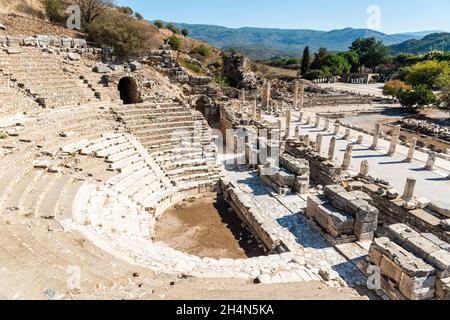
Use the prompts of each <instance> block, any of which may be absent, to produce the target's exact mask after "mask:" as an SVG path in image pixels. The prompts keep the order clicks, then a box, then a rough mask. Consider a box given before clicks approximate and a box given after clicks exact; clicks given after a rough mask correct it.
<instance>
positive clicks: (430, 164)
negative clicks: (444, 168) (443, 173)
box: [425, 151, 437, 171]
mask: <svg viewBox="0 0 450 320" xmlns="http://www.w3.org/2000/svg"><path fill="white" fill-rule="evenodd" d="M436 158H437V154H436V152H433V151H432V152H430V153H429V154H428V160H427V165H426V166H425V169H426V170H430V171H433V170H434V166H435V164H436Z"/></svg>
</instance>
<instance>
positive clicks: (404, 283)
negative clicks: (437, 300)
mask: <svg viewBox="0 0 450 320" xmlns="http://www.w3.org/2000/svg"><path fill="white" fill-rule="evenodd" d="M435 282H436V276H434V275H432V276H427V277H423V278H418V277H410V276H408V275H407V274H405V273H403V274H402V277H401V280H400V286H399V290H400V292H401V293H402V294H403V295H404V296H405V297H406V298H408V299H409V300H429V299H432V298H434V296H435V292H436V290H435Z"/></svg>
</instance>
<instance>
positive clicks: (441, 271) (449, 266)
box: [427, 250, 450, 278]
mask: <svg viewBox="0 0 450 320" xmlns="http://www.w3.org/2000/svg"><path fill="white" fill-rule="evenodd" d="M427 262H428V263H429V264H431V265H432V266H433V267H435V268H436V269H437V275H438V277H439V278H448V277H450V252H448V251H446V250H439V251H435V252H433V253H430V255H429V256H428V259H427Z"/></svg>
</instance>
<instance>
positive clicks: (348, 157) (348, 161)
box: [342, 144, 353, 170]
mask: <svg viewBox="0 0 450 320" xmlns="http://www.w3.org/2000/svg"><path fill="white" fill-rule="evenodd" d="M352 157H353V144H348V145H347V149H346V150H345V155H344V162H343V163H342V170H348V169H350V167H351V165H352Z"/></svg>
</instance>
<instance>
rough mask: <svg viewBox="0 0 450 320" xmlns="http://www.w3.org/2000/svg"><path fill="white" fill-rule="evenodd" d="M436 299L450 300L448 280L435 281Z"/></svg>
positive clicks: (449, 280)
mask: <svg viewBox="0 0 450 320" xmlns="http://www.w3.org/2000/svg"><path fill="white" fill-rule="evenodd" d="M436 298H437V299H439V300H450V278H444V279H438V280H437V281H436Z"/></svg>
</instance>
